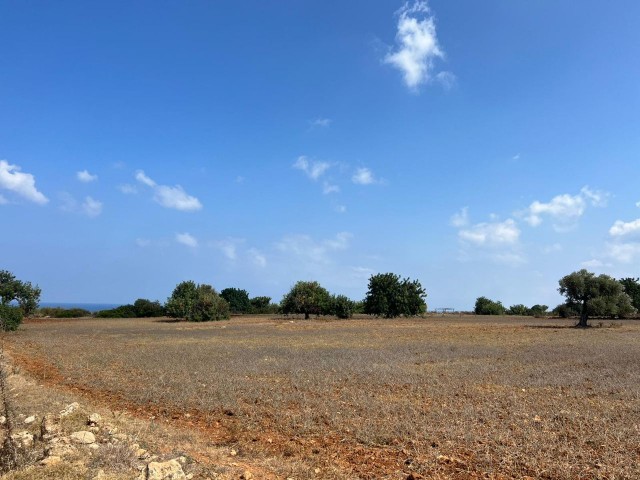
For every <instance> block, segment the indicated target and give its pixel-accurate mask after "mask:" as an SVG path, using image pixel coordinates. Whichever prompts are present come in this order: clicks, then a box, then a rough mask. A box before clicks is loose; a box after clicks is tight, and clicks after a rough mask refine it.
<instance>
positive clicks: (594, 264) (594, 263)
mask: <svg viewBox="0 0 640 480" xmlns="http://www.w3.org/2000/svg"><path fill="white" fill-rule="evenodd" d="M580 266H582V267H584V268H601V267H604V266H605V264H604V262H602V261H601V260H598V259H597V258H592V259H591V260H586V261H584V262H580Z"/></svg>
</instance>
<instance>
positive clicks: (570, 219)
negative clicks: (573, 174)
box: [520, 186, 609, 231]
mask: <svg viewBox="0 0 640 480" xmlns="http://www.w3.org/2000/svg"><path fill="white" fill-rule="evenodd" d="M608 197H609V194H608V193H605V192H600V191H594V190H591V189H590V188H589V187H586V186H585V187H582V189H581V190H580V193H578V194H577V195H570V194H568V193H565V194H562V195H556V196H555V197H553V198H552V199H551V200H550V201H549V202H540V201H538V200H536V201H535V202H533V203H532V204H531V205H529V207H528V208H527V209H526V210H525V211H524V212H520V214H522V215H524V219H525V221H526V222H527V223H528V224H529V225H531V226H532V227H537V226H538V225H540V224H541V223H542V221H543V217H544V216H547V217H550V218H551V219H553V220H554V222H555V223H554V228H555V229H556V230H557V231H566V230H568V229H570V228H571V227H573V226H574V225H575V224H576V222H577V221H578V219H579V218H580V217H581V216H582V215H584V213H585V211H586V209H587V207H588V206H589V205H592V206H594V207H603V206H605V205H606V203H607V199H608Z"/></svg>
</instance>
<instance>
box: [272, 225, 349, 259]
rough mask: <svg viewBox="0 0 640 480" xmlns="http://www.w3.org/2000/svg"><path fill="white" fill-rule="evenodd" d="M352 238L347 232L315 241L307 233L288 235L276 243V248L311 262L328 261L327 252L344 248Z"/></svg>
mask: <svg viewBox="0 0 640 480" xmlns="http://www.w3.org/2000/svg"><path fill="white" fill-rule="evenodd" d="M351 238H353V235H351V234H350V233H348V232H340V233H338V234H336V235H335V237H334V238H331V239H327V240H324V241H320V242H317V241H315V240H313V239H312V238H311V237H310V236H309V235H289V236H286V237H284V238H283V239H282V240H281V241H280V242H279V243H277V244H276V247H277V248H278V250H280V251H281V252H284V253H288V254H291V255H294V256H297V257H300V258H303V259H305V260H307V261H310V262H313V263H329V261H330V259H329V254H330V253H331V252H335V251H338V250H346V249H347V248H348V247H349V242H350V240H351Z"/></svg>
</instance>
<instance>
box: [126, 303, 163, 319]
mask: <svg viewBox="0 0 640 480" xmlns="http://www.w3.org/2000/svg"><path fill="white" fill-rule="evenodd" d="M133 311H134V312H135V314H136V317H138V318H143V317H162V316H163V315H164V313H165V312H164V307H163V306H162V305H161V304H160V302H158V301H157V300H156V301H155V302H152V301H151V300H147V299H146V298H139V299H137V300H136V301H135V302H133Z"/></svg>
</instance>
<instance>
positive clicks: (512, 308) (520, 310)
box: [507, 303, 531, 316]
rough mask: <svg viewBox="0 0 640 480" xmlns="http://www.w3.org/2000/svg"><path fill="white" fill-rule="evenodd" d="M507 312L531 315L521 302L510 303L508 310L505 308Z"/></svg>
mask: <svg viewBox="0 0 640 480" xmlns="http://www.w3.org/2000/svg"><path fill="white" fill-rule="evenodd" d="M507 314H509V315H522V316H526V315H531V313H530V311H529V309H528V308H527V307H525V306H524V305H523V304H521V303H519V304H517V305H511V306H510V307H509V310H507Z"/></svg>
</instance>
